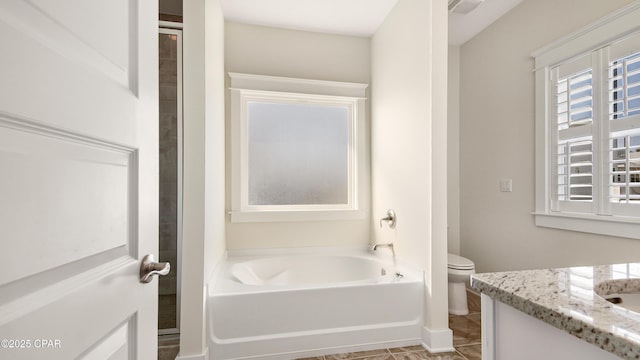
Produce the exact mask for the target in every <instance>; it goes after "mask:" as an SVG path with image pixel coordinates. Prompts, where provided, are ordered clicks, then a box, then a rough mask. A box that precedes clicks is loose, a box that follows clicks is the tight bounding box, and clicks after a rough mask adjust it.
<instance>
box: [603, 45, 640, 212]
mask: <svg viewBox="0 0 640 360" xmlns="http://www.w3.org/2000/svg"><path fill="white" fill-rule="evenodd" d="M609 51H610V55H609V59H610V61H609V63H608V74H607V75H608V79H607V80H608V81H607V82H608V99H607V100H608V109H607V110H608V125H609V129H610V133H609V159H608V166H609V173H608V179H609V181H608V190H609V194H608V198H609V202H610V205H611V211H612V213H614V214H621V215H624V214H625V213H627V212H628V211H629V208H630V206H629V205H631V204H634V205H633V206H639V205H640V35H635V36H632V37H630V38H627V39H625V40H624V41H620V42H618V43H615V44H613V45H611V47H610V49H609ZM620 205H626V206H620Z"/></svg>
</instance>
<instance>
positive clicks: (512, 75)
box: [460, 0, 640, 272]
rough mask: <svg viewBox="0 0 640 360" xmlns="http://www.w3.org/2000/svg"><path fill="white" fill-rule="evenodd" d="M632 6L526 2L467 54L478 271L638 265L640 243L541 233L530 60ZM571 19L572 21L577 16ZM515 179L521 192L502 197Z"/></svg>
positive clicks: (468, 233) (468, 171)
mask: <svg viewBox="0 0 640 360" xmlns="http://www.w3.org/2000/svg"><path fill="white" fill-rule="evenodd" d="M630 2H631V1H629V0H608V1H595V0H592V1H580V2H578V1H571V0H525V1H524V2H523V3H521V4H520V5H519V6H517V7H516V8H514V9H513V10H512V11H510V12H509V13H507V14H506V15H505V16H504V17H502V18H501V19H499V20H498V21H497V22H495V23H494V24H492V25H491V26H490V27H488V28H487V29H486V30H485V31H483V32H481V33H480V34H479V35H477V36H476V37H474V38H473V39H471V40H470V41H468V42H467V43H465V44H464V45H463V46H462V49H461V64H460V67H461V68H460V71H461V80H460V81H461V100H460V101H461V107H460V116H461V118H460V184H461V185H460V186H461V193H460V209H461V210H460V212H461V214H460V217H461V220H460V221H461V225H460V236H461V247H462V254H463V255H464V256H465V257H468V258H470V259H471V260H473V261H474V262H475V263H476V268H477V271H480V272H483V271H501V270H512V269H529V268H547V267H559V266H568V265H579V264H597V263H612V262H613V263H615V262H626V261H637V260H638V256H639V255H640V241H637V240H629V239H623V238H614V237H606V236H599V235H590V234H584V233H578V232H569V231H562V230H553V229H547V228H539V227H536V226H535V225H534V219H533V216H532V215H531V213H532V212H533V211H534V78H533V72H532V69H533V60H532V58H531V57H530V54H531V53H532V52H533V51H534V50H536V49H538V48H540V47H542V46H544V45H546V44H548V43H550V42H552V41H554V40H556V39H558V38H560V37H562V36H565V35H567V34H569V33H571V32H573V31H575V30H577V29H579V28H581V27H583V26H585V25H587V24H589V23H591V22H593V21H595V20H596V19H598V18H600V17H602V16H604V15H606V14H608V13H610V12H612V11H614V10H616V9H618V8H620V7H622V6H623V5H625V4H628V3H630ZM566 14H571V15H570V16H568V15H566ZM500 178H512V179H513V192H512V193H501V192H499V179H500Z"/></svg>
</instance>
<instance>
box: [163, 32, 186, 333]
mask: <svg viewBox="0 0 640 360" xmlns="http://www.w3.org/2000/svg"><path fill="white" fill-rule="evenodd" d="M159 32H160V34H159V70H160V76H159V81H160V84H159V85H160V119H159V120H160V121H159V126H160V149H159V154H160V177H159V178H160V184H159V185H160V191H159V200H160V218H159V226H160V228H159V236H160V239H159V240H160V261H162V262H165V261H168V262H169V263H171V273H170V274H169V275H168V276H163V277H160V278H159V279H160V285H159V291H158V294H159V299H158V333H159V334H160V335H167V334H175V333H178V332H179V325H180V318H179V315H180V312H179V309H180V245H181V239H180V236H181V234H182V229H181V225H182V211H181V210H182V206H181V204H182V191H181V189H182V74H181V73H182V30H180V29H168V28H161V29H160V31H159Z"/></svg>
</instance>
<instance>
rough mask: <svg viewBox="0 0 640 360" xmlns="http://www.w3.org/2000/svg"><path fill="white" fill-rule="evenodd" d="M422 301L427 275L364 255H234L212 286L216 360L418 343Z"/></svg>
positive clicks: (212, 339)
mask: <svg viewBox="0 0 640 360" xmlns="http://www.w3.org/2000/svg"><path fill="white" fill-rule="evenodd" d="M397 272H399V273H401V274H402V276H397V275H396V273H397ZM422 299H423V281H422V274H421V272H418V271H415V270H412V269H408V268H406V267H405V268H394V266H393V265H392V264H389V263H383V262H381V261H380V260H379V259H378V258H376V257H374V256H371V255H369V254H367V253H366V252H364V251H362V252H359V253H355V254H349V255H343V254H341V255H309V254H301V255H295V256H266V257H229V258H228V259H227V261H226V263H225V264H223V265H222V266H221V267H220V269H219V271H218V274H217V275H216V276H215V277H214V279H212V281H211V282H210V284H209V291H208V299H207V307H208V308H207V309H208V326H209V329H208V330H209V331H208V333H209V354H210V359H216V360H218V359H247V358H259V359H295V358H300V357H309V356H318V355H323V354H331V353H342V352H349V351H357V350H369V349H378V348H387V347H395V346H407V345H415V344H419V343H420V335H421V327H422V306H423V300H422Z"/></svg>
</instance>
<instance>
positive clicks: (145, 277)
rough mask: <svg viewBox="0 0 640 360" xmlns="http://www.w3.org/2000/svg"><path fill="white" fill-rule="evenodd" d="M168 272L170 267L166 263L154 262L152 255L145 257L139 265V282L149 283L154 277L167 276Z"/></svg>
mask: <svg viewBox="0 0 640 360" xmlns="http://www.w3.org/2000/svg"><path fill="white" fill-rule="evenodd" d="M169 271H171V265H170V264H169V263H168V262H163V263H159V262H155V261H154V260H153V255H152V254H149V255H146V256H145V257H144V258H143V259H142V263H141V264H140V282H141V283H143V284H147V283H150V282H151V280H153V276H154V275H167V274H168V273H169Z"/></svg>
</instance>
